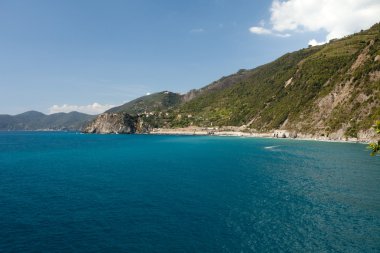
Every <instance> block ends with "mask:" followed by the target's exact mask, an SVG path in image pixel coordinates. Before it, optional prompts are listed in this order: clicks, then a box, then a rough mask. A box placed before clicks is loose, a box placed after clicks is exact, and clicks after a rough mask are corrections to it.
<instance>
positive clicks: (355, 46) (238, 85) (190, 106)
mask: <svg viewBox="0 0 380 253" xmlns="http://www.w3.org/2000/svg"><path fill="white" fill-rule="evenodd" d="M379 29H380V25H379V24H376V25H374V26H373V27H372V28H371V29H369V30H366V31H362V32H360V33H357V34H354V35H351V36H348V37H345V38H343V39H339V40H334V41H331V42H330V43H328V44H325V45H322V46H316V47H309V48H306V49H302V50H299V51H296V52H293V53H288V54H286V55H284V56H282V57H280V58H279V59H277V60H275V61H273V62H271V63H269V64H266V65H263V66H260V67H258V68H255V69H253V70H241V71H239V72H238V73H236V74H234V75H231V76H228V77H224V78H222V79H220V80H219V81H217V82H215V83H213V84H211V85H209V86H206V87H205V88H203V89H200V90H195V91H191V92H189V93H188V94H187V95H186V96H185V97H186V98H187V99H186V100H187V102H186V103H184V104H182V105H181V106H180V107H179V108H178V109H176V110H175V111H173V113H174V116H173V117H172V121H170V122H171V123H170V126H171V127H179V126H181V127H183V126H189V125H197V126H242V125H246V126H247V128H248V129H255V130H257V131H268V130H272V129H287V130H296V131H299V132H304V133H311V134H327V135H328V134H329V133H332V132H337V131H344V133H345V134H346V136H352V137H356V135H357V133H358V131H359V130H365V129H369V128H370V127H371V125H372V124H373V122H374V120H375V119H379V118H380V56H379V55H380V32H379ZM184 115H185V117H184Z"/></svg>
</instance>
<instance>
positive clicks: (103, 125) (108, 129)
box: [82, 112, 149, 134]
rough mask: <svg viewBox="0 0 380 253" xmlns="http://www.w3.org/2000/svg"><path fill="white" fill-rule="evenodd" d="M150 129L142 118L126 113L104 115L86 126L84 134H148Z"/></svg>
mask: <svg viewBox="0 0 380 253" xmlns="http://www.w3.org/2000/svg"><path fill="white" fill-rule="evenodd" d="M148 130H149V127H148V126H146V124H144V123H143V121H142V120H141V118H140V117H138V116H131V115H129V114H127V113H125V112H120V113H103V114H101V115H99V116H98V117H97V118H96V119H95V120H93V121H92V122H90V123H89V124H88V125H86V126H85V127H84V128H83V130H82V132H84V133H98V134H111V133H115V134H134V133H145V132H148Z"/></svg>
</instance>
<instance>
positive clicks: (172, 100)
mask: <svg viewBox="0 0 380 253" xmlns="http://www.w3.org/2000/svg"><path fill="white" fill-rule="evenodd" d="M181 101H182V97H181V95H180V94H177V93H173V92H169V91H162V92H157V93H153V94H150V95H146V96H143V97H139V98H137V99H134V100H132V101H130V102H128V103H125V104H123V105H121V106H117V107H114V108H111V109H109V110H108V111H107V112H112V113H115V112H126V113H129V114H131V115H137V114H143V113H151V112H159V111H165V110H168V109H170V108H173V107H175V106H178V105H179V104H180V103H181Z"/></svg>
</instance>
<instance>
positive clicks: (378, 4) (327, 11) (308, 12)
mask: <svg viewBox="0 0 380 253" xmlns="http://www.w3.org/2000/svg"><path fill="white" fill-rule="evenodd" d="M379 13H380V1H379V0H307V1H306V0H286V1H279V0H274V1H273V2H272V6H271V8H270V14H271V16H270V24H271V28H270V29H268V28H264V27H263V25H262V26H261V27H251V29H252V28H255V30H258V29H257V28H262V29H264V30H266V31H270V33H268V32H267V33H261V34H273V35H277V36H279V35H280V36H283V35H284V33H287V34H289V35H290V32H316V31H321V30H322V31H325V32H326V33H327V35H326V39H325V42H326V41H329V40H331V39H334V38H341V37H343V36H346V35H348V34H351V33H354V32H358V31H360V30H361V29H367V28H369V27H370V26H371V25H373V24H375V23H376V22H379V21H380V16H379ZM260 23H261V24H265V23H263V22H262V21H260ZM251 29H250V31H251ZM251 32H252V31H251ZM256 34H259V33H256ZM325 42H317V41H316V40H315V39H313V40H311V41H310V43H315V44H319V43H325Z"/></svg>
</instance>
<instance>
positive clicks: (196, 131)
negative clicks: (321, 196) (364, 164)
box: [148, 128, 376, 144]
mask: <svg viewBox="0 0 380 253" xmlns="http://www.w3.org/2000/svg"><path fill="white" fill-rule="evenodd" d="M148 134H152V135H183V136H218V137H245V138H269V139H290V140H300V141H320V142H338V143H361V144H368V143H370V142H374V141H376V140H371V139H358V138H329V137H326V136H320V137H317V136H312V135H305V134H297V136H296V137H276V136H275V135H274V133H273V132H266V133H257V132H243V131H219V130H215V131H211V130H209V129H202V128H154V129H153V130H152V131H150V132H149V133H148Z"/></svg>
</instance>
